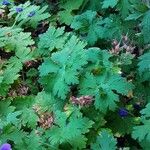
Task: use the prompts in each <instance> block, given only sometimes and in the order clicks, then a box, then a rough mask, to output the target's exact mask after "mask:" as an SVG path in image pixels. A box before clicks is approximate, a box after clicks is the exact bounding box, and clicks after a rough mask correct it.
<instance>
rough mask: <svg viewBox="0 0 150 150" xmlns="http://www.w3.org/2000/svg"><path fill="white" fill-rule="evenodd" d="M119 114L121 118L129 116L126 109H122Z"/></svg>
mask: <svg viewBox="0 0 150 150" xmlns="http://www.w3.org/2000/svg"><path fill="white" fill-rule="evenodd" d="M118 113H119V115H120V117H126V116H128V111H127V110H126V109H125V108H120V109H119V112H118Z"/></svg>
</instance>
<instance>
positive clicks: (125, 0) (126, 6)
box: [118, 0, 132, 18]
mask: <svg viewBox="0 0 150 150" xmlns="http://www.w3.org/2000/svg"><path fill="white" fill-rule="evenodd" d="M118 9H119V10H120V13H121V16H122V17H123V18H126V17H127V16H128V15H129V14H130V11H131V10H132V5H131V3H130V0H120V1H119V3H118Z"/></svg>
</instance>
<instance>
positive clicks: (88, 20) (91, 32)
mask: <svg viewBox="0 0 150 150" xmlns="http://www.w3.org/2000/svg"><path fill="white" fill-rule="evenodd" d="M100 21H101V18H97V13H96V12H95V11H91V10H88V11H86V12H85V13H83V14H81V15H77V16H75V17H74V19H73V22H72V24H71V28H73V29H75V30H77V31H80V34H83V35H86V39H87V41H88V42H89V44H90V45H93V44H95V42H96V41H97V40H98V38H100V35H102V34H103V31H104V29H103V27H102V26H100Z"/></svg>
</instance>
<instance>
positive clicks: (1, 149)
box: [0, 143, 12, 150]
mask: <svg viewBox="0 0 150 150" xmlns="http://www.w3.org/2000/svg"><path fill="white" fill-rule="evenodd" d="M0 150H12V149H11V145H10V144H8V143H5V144H3V145H1V147H0Z"/></svg>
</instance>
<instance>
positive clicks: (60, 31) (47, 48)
mask: <svg viewBox="0 0 150 150" xmlns="http://www.w3.org/2000/svg"><path fill="white" fill-rule="evenodd" d="M64 30H65V28H64V27H62V28H57V29H56V28H55V27H50V28H49V29H48V30H47V31H46V32H45V33H44V34H42V35H40V36H39V38H40V41H39V42H38V52H39V53H40V54H42V55H46V56H47V55H49V53H50V52H51V51H52V50H54V49H55V48H56V49H58V50H59V49H62V48H63V47H64V44H65V43H66V40H67V38H68V35H69V34H67V33H65V32H64Z"/></svg>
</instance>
